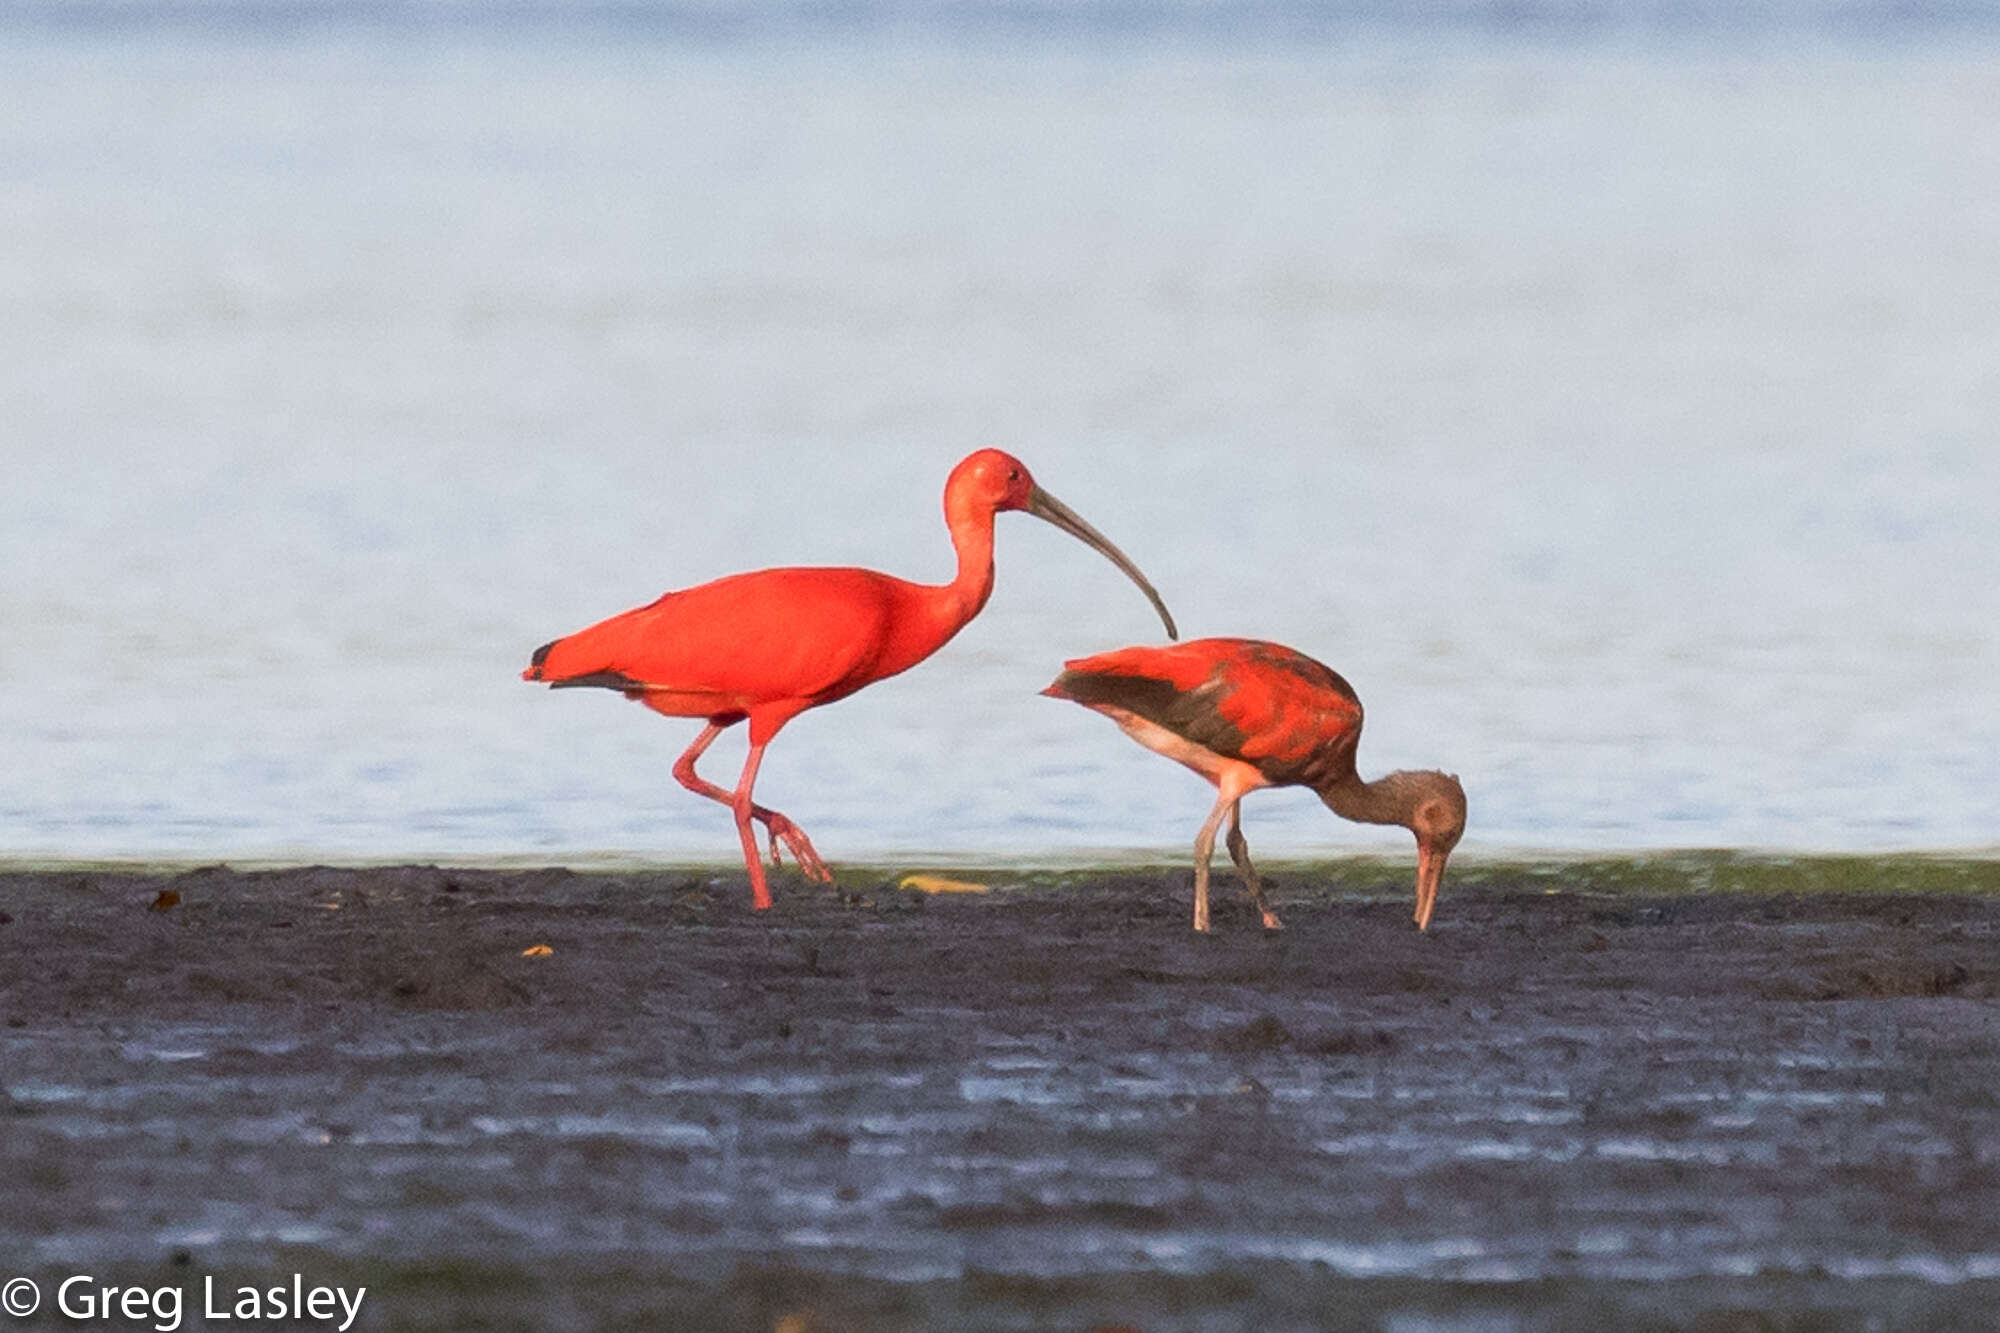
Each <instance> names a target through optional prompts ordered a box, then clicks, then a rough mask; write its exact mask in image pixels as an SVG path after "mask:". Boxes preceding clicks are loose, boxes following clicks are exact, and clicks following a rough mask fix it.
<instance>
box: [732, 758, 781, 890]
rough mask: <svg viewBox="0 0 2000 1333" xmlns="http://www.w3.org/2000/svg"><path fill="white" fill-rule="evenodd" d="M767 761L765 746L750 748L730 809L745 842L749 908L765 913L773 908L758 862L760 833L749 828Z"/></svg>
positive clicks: (739, 834) (737, 830)
mask: <svg viewBox="0 0 2000 1333" xmlns="http://www.w3.org/2000/svg"><path fill="white" fill-rule="evenodd" d="M763 762H764V747H763V746H761V745H753V746H751V747H750V757H749V758H748V759H746V760H744V762H743V776H742V777H741V778H739V779H737V782H736V794H735V795H734V796H732V797H731V798H730V801H729V806H730V809H732V810H734V811H735V812H736V836H737V837H739V838H741V839H742V840H743V864H744V866H745V867H746V868H747V869H748V870H749V871H750V906H752V907H753V908H755V909H756V910H758V911H759V912H761V911H764V910H765V909H766V908H768V907H769V906H770V905H771V889H770V886H769V885H767V884H766V883H765V882H764V863H763V862H762V861H760V860H758V859H757V831H756V830H755V829H753V828H751V827H750V820H751V819H752V817H753V816H752V815H751V811H752V810H754V809H755V808H756V807H755V806H753V805H752V804H751V803H750V788H751V786H752V785H753V784H755V783H756V781H757V766H758V765H759V764H761V763H763Z"/></svg>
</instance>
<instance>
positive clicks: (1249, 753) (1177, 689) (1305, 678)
mask: <svg viewBox="0 0 2000 1333" xmlns="http://www.w3.org/2000/svg"><path fill="white" fill-rule="evenodd" d="M1048 693H1050V694H1053V695H1056V696H1057V697H1060V698H1065V699H1073V700H1075V701H1076V702H1078V703H1080V704H1084V705H1086V706H1098V705H1109V706H1111V707H1116V708H1122V709H1125V710H1127V711H1128V712H1131V713H1134V714H1137V715H1138V716H1140V717H1143V718H1145V719H1146V720H1147V721H1149V722H1152V723H1155V724H1156V725H1158V726H1162V727H1165V728H1166V729H1167V730H1168V731H1171V732H1173V733H1174V734H1175V735H1177V736H1180V737H1181V738H1183V739H1185V740H1188V741H1192V742H1194V743H1195V744H1196V745H1199V746H1201V747H1203V748H1204V749H1207V750H1210V751H1212V752H1214V753H1216V754H1219V755H1223V756H1225V757H1227V758H1231V759H1241V760H1244V761H1245V762H1247V763H1250V764H1254V765H1255V766H1256V767H1257V768H1258V770H1259V771H1261V772H1262V773H1263V774H1264V775H1265V776H1266V777H1268V778H1270V779H1271V780H1272V781H1274V782H1279V783H1289V782H1304V783H1309V784H1316V783H1318V782H1320V781H1322V780H1324V779H1325V778H1327V777H1330V776H1333V775H1334V774H1336V773H1337V772H1339V771H1341V770H1342V769H1349V768H1352V766H1353V763H1354V747H1355V742H1356V741H1357V740H1358V739H1359V737H1360V733H1361V701H1360V700H1359V699H1358V698H1357V697H1356V696H1355V693H1354V691H1353V689H1352V688H1351V687H1350V686H1349V685H1348V684H1347V682H1346V681H1345V680H1342V679H1341V678H1340V676H1339V674H1338V673H1336V672H1334V671H1333V670H1332V669H1331V668H1329V667H1327V666H1325V665H1324V664H1322V663H1320V662H1316V661H1314V660H1313V659H1312V658H1310V657H1307V656H1306V655H1305V654H1303V653H1300V652H1297V651H1296V650H1294V649H1291V648H1286V647H1284V646H1283V645H1281V644H1274V643H1266V642H1263V641H1262V640H1256V639H1199V640H1195V641H1193V642H1191V643H1185V644H1177V645H1174V646H1172V647H1167V648H1125V649H1120V650H1118V651H1117V652H1113V653H1102V654H1099V655H1098V656H1096V657H1089V658H1082V659H1079V660H1077V661H1074V662H1070V663H1068V664H1067V669H1066V670H1065V671H1064V672H1063V674H1062V675H1061V676H1059V677H1058V678H1057V679H1056V682H1055V684H1053V685H1051V686H1050V687H1049V690H1048Z"/></svg>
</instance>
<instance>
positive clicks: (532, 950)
mask: <svg viewBox="0 0 2000 1333" xmlns="http://www.w3.org/2000/svg"><path fill="white" fill-rule="evenodd" d="M554 952H555V950H554V949H551V948H550V947H549V946H548V945H546V944H530V945H529V946H528V947H527V948H525V949H523V950H521V957H523V958H547V957H548V956H549V955H550V954H552V953H554Z"/></svg>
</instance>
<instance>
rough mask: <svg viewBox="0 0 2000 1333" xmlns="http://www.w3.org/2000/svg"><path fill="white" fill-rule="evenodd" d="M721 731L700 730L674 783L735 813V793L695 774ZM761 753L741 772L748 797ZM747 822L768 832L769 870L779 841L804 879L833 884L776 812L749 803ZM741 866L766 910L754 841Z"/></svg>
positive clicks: (715, 727)
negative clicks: (758, 823)
mask: <svg viewBox="0 0 2000 1333" xmlns="http://www.w3.org/2000/svg"><path fill="white" fill-rule="evenodd" d="M722 731H723V727H722V725H721V724H720V723H715V722H711V723H709V724H708V726H707V727H705V728H703V729H702V733H701V735H699V736H697V737H695V738H694V744H692V745H690V746H688V748H687V750H686V752H685V753H683V754H682V755H681V757H680V758H679V759H678V760H676V761H675V763H674V780H675V781H677V782H679V783H680V784H681V786H683V787H686V788H687V789H688V790H689V791H691V792H694V793H695V794H696V795H698V796H706V797H707V798H708V799H709V800H711V801H715V802H718V803H720V804H722V805H726V806H729V807H730V808H731V809H732V810H734V809H735V807H736V798H737V793H736V792H729V791H725V790H723V789H722V788H721V787H718V786H716V785H715V784H714V783H712V782H709V781H707V780H705V779H704V778H703V777H702V776H701V775H700V774H699V773H696V772H695V771H694V765H695V761H696V760H697V759H700V758H701V756H702V755H703V754H704V753H705V752H706V751H707V750H708V747H709V746H710V745H712V744H714V743H715V738H716V737H717V736H720V735H721V734H722ZM763 752H764V747H763V746H761V745H760V746H757V747H755V748H754V749H753V750H752V751H751V759H752V761H753V762H752V763H751V764H750V765H748V766H746V767H745V769H744V772H745V773H746V774H747V775H749V776H747V777H746V778H745V779H744V781H743V783H742V784H741V785H740V786H739V789H738V790H739V791H741V792H746V793H747V791H748V788H749V781H750V778H752V777H754V776H755V773H756V764H758V763H761V762H762V756H763ZM750 818H752V819H756V820H761V821H763V824H764V827H765V828H766V829H768V830H769V831H770V835H771V864H772V866H774V867H775V866H777V865H778V864H779V861H778V842H779V839H781V838H782V839H783V840H784V845H785V846H786V847H789V848H790V849H791V852H792V857H793V859H794V860H796V861H797V862H798V863H799V869H800V870H801V871H802V872H804V874H805V876H806V878H807V879H816V880H818V881H819V882H820V883H822V884H831V883H833V872H832V871H830V870H828V869H827V867H826V862H824V861H822V860H820V857H819V853H818V852H817V851H815V850H814V849H813V845H812V843H811V842H810V841H809V840H808V839H807V838H806V835H805V831H804V830H803V829H801V828H800V827H799V826H798V825H797V824H794V823H793V822H792V821H791V820H789V819H787V818H786V817H785V816H783V815H781V814H779V813H778V812H777V811H776V810H769V809H766V808H765V807H763V806H761V805H757V804H755V803H752V804H751V806H750ZM744 863H745V865H747V866H748V867H749V869H750V892H751V894H752V895H753V897H757V898H761V899H762V901H761V902H759V903H758V904H757V905H758V906H760V907H768V906H769V905H770V895H769V891H768V890H767V889H764V888H762V887H761V886H762V884H763V882H764V879H763V875H764V869H763V866H762V865H761V864H759V862H758V860H757V853H756V840H755V839H754V837H753V838H752V840H751V847H750V850H748V851H746V852H745V854H744Z"/></svg>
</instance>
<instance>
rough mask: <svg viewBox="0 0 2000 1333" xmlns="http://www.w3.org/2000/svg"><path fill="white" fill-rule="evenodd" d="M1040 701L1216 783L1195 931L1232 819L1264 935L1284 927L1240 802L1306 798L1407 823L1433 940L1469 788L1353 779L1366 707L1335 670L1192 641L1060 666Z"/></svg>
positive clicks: (1437, 781) (1199, 847) (1440, 781)
mask: <svg viewBox="0 0 2000 1333" xmlns="http://www.w3.org/2000/svg"><path fill="white" fill-rule="evenodd" d="M1063 668H1064V669H1063V673H1062V674H1061V675H1060V676H1058V677H1056V679H1055V683H1054V684H1052V685H1050V686H1049V687H1048V688H1047V689H1046V690H1043V691H1042V693H1044V694H1046V695H1049V696H1051V697H1052V698H1057V699H1069V700H1072V701H1073V702H1076V703H1080V704H1082V705H1083V706H1084V707H1085V708H1089V709H1092V710H1093V711H1095V712H1099V713H1102V714H1104V715H1105V716H1106V717H1108V718H1110V719H1111V720H1112V721H1113V722H1116V723H1117V724H1118V725H1119V726H1120V727H1121V728H1123V729H1124V731H1125V734H1126V735H1128V736H1130V737H1131V738H1132V739H1133V740H1135V741H1137V742H1139V744H1141V745H1143V746H1145V747H1146V748H1147V749H1149V750H1152V751H1154V752H1156V753H1158V754H1163V755H1165V756H1166V757H1167V758H1169V759H1172V760H1175V761H1176V762H1178V763H1182V764H1185V765H1187V766H1188V767H1189V768H1191V769H1193V770H1194V771H1195V772H1197V773H1199V774H1201V775H1202V776H1203V777H1204V778H1207V779H1208V780H1209V781H1210V782H1211V783H1213V784H1215V787H1216V791H1217V797H1216V802H1215V808H1214V809H1213V810H1212V811H1210V812H1209V816H1208V822H1207V823H1205V824H1203V825H1202V826H1201V833H1200V835H1199V836H1197V837H1196V838H1195V840H1194V928H1195V929H1196V930H1207V929H1208V861H1209V857H1210V855H1211V854H1213V852H1214V850H1215V833H1216V830H1217V829H1218V828H1220V827H1221V825H1222V820H1223V816H1225V815H1227V816H1228V817H1229V839H1228V845H1229V857H1230V859H1231V860H1232V861H1234V862H1235V863H1236V868H1237V870H1238V871H1239V872H1241V874H1242V876H1243V888H1244V891H1245V892H1246V893H1248V894H1249V895H1250V901H1251V902H1252V903H1254V904H1255V905H1256V907H1257V911H1258V912H1259V914H1261V915H1262V917H1263V918H1264V925H1265V927H1266V928H1267V929H1270V930H1276V929H1278V928H1279V927H1280V925H1281V924H1282V923H1280V922H1279V920H1278V914H1277V913H1276V912H1273V911H1272V910H1271V906H1270V904H1269V903H1267V902H1265V901H1264V889H1263V886H1262V885H1261V884H1259V883H1258V880H1257V871H1256V870H1255V868H1253V867H1252V866H1251V864H1250V845H1249V843H1248V842H1247V841H1246V840H1245V839H1244V837H1243V815H1242V809H1241V803H1242V800H1243V797H1244V796H1245V795H1246V794H1247V793H1249V792H1253V791H1255V790H1257V789H1258V788H1259V787H1289V786H1302V787H1310V788H1312V789H1313V790H1314V791H1315V792H1317V793H1318V794H1319V798H1320V799H1321V800H1322V801H1325V802H1326V804H1327V808H1328V809H1330V810H1332V811H1333V812H1334V813H1335V814H1337V815H1339V816H1341V817H1342V818H1343V819H1352V820H1356V821H1358V822H1360V823H1363V824H1400V825H1402V826H1403V827H1404V828H1407V829H1409V830H1410V831H1411V832H1412V833H1414V834H1416V836H1417V912H1416V921H1417V927H1418V928H1419V929H1429V927H1430V921H1431V910H1432V909H1433V908H1434V907H1435V906H1436V905H1437V895H1438V885H1439V884H1440V883H1441V882H1443V880H1444V863H1445V858H1446V857H1448V856H1450V855H1451V849H1452V848H1453V847H1455V846H1457V845H1458V839H1459V836H1460V835H1461V834H1462V833H1464V832H1465V789H1464V788H1463V787H1461V786H1460V785H1459V782H1458V779H1457V778H1456V777H1454V776H1452V775H1451V774H1449V773H1436V772H1429V771H1424V772H1399V773H1391V774H1389V775H1388V776H1387V777H1383V778H1378V779H1376V780H1375V781H1373V782H1365V781H1363V780H1362V778H1361V776H1360V774H1358V773H1356V772H1355V770H1354V749H1355V745H1356V743H1357V742H1358V741H1359V740H1360V738H1361V700H1360V699H1359V698H1358V697H1356V695H1355V693H1354V690H1353V688H1352V687H1350V686H1349V685H1348V683H1347V682H1346V681H1344V680H1342V679H1341V678H1340V676H1339V675H1338V674H1337V673H1336V672H1334V671H1333V670H1332V669H1331V668H1329V667H1327V666H1325V665H1323V664H1321V663H1319V662H1316V661H1314V660H1313V659H1312V658H1310V657H1307V656H1306V655H1305V654H1304V653H1301V652H1298V651H1297V650H1295V649H1291V648H1287V647H1284V646H1283V645H1282V644H1276V643H1265V642H1262V641H1260V640H1257V639H1197V640H1194V641H1193V642H1191V643H1180V644H1171V645H1168V646H1166V647H1160V648H1144V647H1141V648H1120V649H1119V650H1117V651H1116V652H1110V653H1100V654H1098V655H1097V656H1095V657H1083V658H1078V659H1077V660H1075V661H1073V662H1065V663H1064V664H1063Z"/></svg>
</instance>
